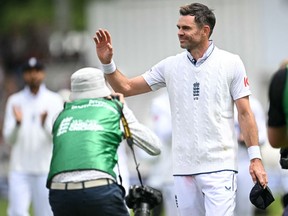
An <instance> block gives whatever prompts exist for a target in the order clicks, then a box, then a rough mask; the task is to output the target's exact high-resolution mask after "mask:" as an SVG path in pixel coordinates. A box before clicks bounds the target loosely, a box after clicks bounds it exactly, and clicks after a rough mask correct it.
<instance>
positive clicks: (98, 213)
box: [49, 183, 129, 216]
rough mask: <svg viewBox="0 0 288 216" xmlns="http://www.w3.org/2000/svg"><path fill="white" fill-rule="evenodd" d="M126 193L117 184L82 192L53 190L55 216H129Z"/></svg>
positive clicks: (52, 200)
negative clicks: (125, 198) (125, 201)
mask: <svg viewBox="0 0 288 216" xmlns="http://www.w3.org/2000/svg"><path fill="white" fill-rule="evenodd" d="M124 196H125V194H124V192H123V191H122V190H121V188H120V187H119V186H118V185H117V184H116V183H113V184H110V185H104V186H99V187H92V188H85V189H81V190H51V189H50V192H49V201H50V205H51V207H52V211H53V213H54V216H79V215H81V216H129V213H128V210H127V208H126V206H125V204H124Z"/></svg>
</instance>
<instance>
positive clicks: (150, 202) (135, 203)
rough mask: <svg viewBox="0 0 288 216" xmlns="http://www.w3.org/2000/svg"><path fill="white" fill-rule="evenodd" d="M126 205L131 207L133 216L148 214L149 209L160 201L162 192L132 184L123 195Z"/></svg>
mask: <svg viewBox="0 0 288 216" xmlns="http://www.w3.org/2000/svg"><path fill="white" fill-rule="evenodd" d="M125 201H126V204H127V206H128V207H129V208H130V209H133V211H134V216H150V211H151V209H153V208H154V207H155V206H157V205H158V204H160V203H161V201H162V193H161V192H160V191H159V190H156V189H154V188H152V187H149V186H138V185H133V186H130V188H129V193H128V195H127V196H126V197H125Z"/></svg>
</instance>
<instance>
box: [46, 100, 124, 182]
mask: <svg viewBox="0 0 288 216" xmlns="http://www.w3.org/2000/svg"><path fill="white" fill-rule="evenodd" d="M116 103H118V104H120V106H121V108H122V104H121V103H120V102H119V101H116V100H108V99H105V98H97V99H83V100H76V101H73V102H70V103H66V104H65V107H64V110H63V111H62V112H61V113H60V114H59V116H58V117H57V119H56V121H55V122H54V125H53V131H52V132H53V156H52V160H51V164H50V172H49V175H48V181H47V186H49V185H50V183H51V180H52V178H53V176H55V175H56V174H59V173H62V172H69V171H76V170H100V171H103V172H106V173H108V174H110V175H112V176H113V177H114V178H116V175H115V173H114V171H113V168H114V166H115V164H116V163H117V148H118V146H119V144H120V142H121V141H122V139H123V132H122V131H121V130H120V118H121V114H120V111H119V108H118V107H119V106H117V104H116Z"/></svg>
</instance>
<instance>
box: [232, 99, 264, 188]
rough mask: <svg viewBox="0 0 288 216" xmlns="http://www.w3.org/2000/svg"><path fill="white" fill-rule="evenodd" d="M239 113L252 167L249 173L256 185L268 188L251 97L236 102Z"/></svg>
mask: <svg viewBox="0 0 288 216" xmlns="http://www.w3.org/2000/svg"><path fill="white" fill-rule="evenodd" d="M235 104H236V107H237V111H238V121H239V125H240V130H241V132H242V134H243V138H244V142H245V144H246V146H247V148H248V153H249V158H250V167H249V172H250V175H251V177H252V180H253V182H254V183H256V182H257V180H258V181H259V183H260V184H261V185H262V186H263V187H266V186H267V184H268V178H267V174H266V172H265V169H264V166H263V164H262V159H261V153H260V148H259V143H258V130H257V125H256V122H255V118H254V115H253V112H252V110H251V108H250V104H249V97H248V96H246V97H243V98H240V99H237V100H236V101H235Z"/></svg>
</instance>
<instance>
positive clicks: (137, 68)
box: [0, 0, 288, 197]
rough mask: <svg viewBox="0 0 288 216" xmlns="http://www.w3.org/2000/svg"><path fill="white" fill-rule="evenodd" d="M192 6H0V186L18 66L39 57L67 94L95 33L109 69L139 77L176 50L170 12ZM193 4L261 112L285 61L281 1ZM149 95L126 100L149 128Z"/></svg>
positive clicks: (168, 2)
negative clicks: (212, 18) (208, 14)
mask: <svg viewBox="0 0 288 216" xmlns="http://www.w3.org/2000/svg"><path fill="white" fill-rule="evenodd" d="M192 2H193V1H187V0H185V1H183V0H177V1H175V0H145V1H143V0H81V1H79V0H1V1H0V86H1V89H0V107H1V112H0V175H1V177H2V178H1V179H2V180H1V181H5V175H6V170H7V163H6V162H7V160H8V159H9V149H8V150H7V148H6V147H5V145H4V143H3V141H2V134H1V131H2V124H3V115H4V109H5V104H6V99H7V97H8V96H9V95H10V94H11V93H14V92H16V91H18V90H19V89H21V88H22V87H23V83H22V77H21V76H22V75H21V71H20V66H21V64H22V63H23V60H25V59H27V58H28V57H30V56H35V57H38V58H40V59H41V60H42V61H43V62H44V63H45V65H46V72H47V78H46V84H47V86H48V88H50V89H52V90H54V91H59V90H61V89H67V88H68V89H69V88H70V86H69V82H70V75H71V74H72V73H73V72H74V71H76V70H78V69H79V68H81V67H83V66H95V67H99V62H98V59H97V57H96V52H95V44H94V41H93V35H94V33H95V31H96V30H97V29H98V28H105V29H108V30H109V31H110V33H111V34H112V42H113V46H114V61H115V62H116V65H117V67H118V68H119V69H120V70H122V71H123V72H124V73H125V74H126V75H128V76H135V75H140V74H141V73H143V72H145V71H146V70H149V68H150V67H151V66H153V65H154V64H156V63H157V62H158V61H160V60H162V59H163V58H165V57H167V56H170V55H174V54H176V53H179V52H181V51H182V50H181V49H180V48H179V43H178V38H177V27H176V23H177V20H178V17H179V14H178V9H179V7H180V6H181V5H184V4H188V3H192ZM198 2H200V3H204V4H206V5H208V6H209V7H210V8H212V9H214V13H215V15H216V20H217V21H216V26H215V30H214V33H213V35H212V37H211V39H213V41H214V43H215V44H216V45H217V46H218V47H219V48H222V49H225V50H228V51H230V52H233V53H236V54H239V55H240V57H241V59H242V60H243V62H244V64H245V67H246V70H247V74H248V76H249V82H250V86H251V88H252V92H253V95H254V96H255V97H256V98H257V99H259V100H260V102H261V103H262V105H263V107H265V109H267V106H268V101H267V91H268V83H269V81H270V78H271V75H272V74H273V73H274V72H275V71H276V70H277V69H278V67H279V65H280V63H281V62H282V60H284V59H285V58H288V42H287V35H288V28H287V26H288V13H287V11H288V0H274V1H271V0H241V1H239V0H206V1H202V0H199V1H198ZM161 91H162V90H161ZM161 91H160V92H161ZM157 94H160V93H159V92H156V93H152V94H151V93H149V94H146V95H141V96H137V97H131V98H128V99H127V100H128V103H129V106H130V108H132V109H133V110H134V111H135V114H136V116H137V117H138V118H139V120H141V121H143V122H145V123H146V124H147V125H150V126H152V125H151V124H152V123H151V118H150V116H149V115H150V113H149V109H150V105H151V100H152V99H153V98H154V97H155V96H157ZM267 146H268V147H267V149H266V150H263V151H264V153H265V151H266V152H269V155H267V157H266V159H265V162H266V163H267V164H268V166H271V168H272V169H274V168H275V166H278V159H279V154H278V151H277V150H274V149H270V148H269V145H267ZM3 179H4V180H3ZM0 185H2V186H1V187H2V189H1V191H2V192H1V193H2V197H5V188H4V189H3V187H5V184H0ZM3 185H4V186H3ZM278 189H279V191H281V188H278ZM278 189H277V188H276V189H275V190H276V191H278ZM3 191H4V192H3ZM277 193H278V192H277Z"/></svg>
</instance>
